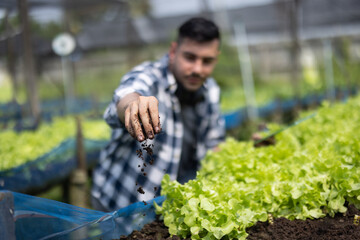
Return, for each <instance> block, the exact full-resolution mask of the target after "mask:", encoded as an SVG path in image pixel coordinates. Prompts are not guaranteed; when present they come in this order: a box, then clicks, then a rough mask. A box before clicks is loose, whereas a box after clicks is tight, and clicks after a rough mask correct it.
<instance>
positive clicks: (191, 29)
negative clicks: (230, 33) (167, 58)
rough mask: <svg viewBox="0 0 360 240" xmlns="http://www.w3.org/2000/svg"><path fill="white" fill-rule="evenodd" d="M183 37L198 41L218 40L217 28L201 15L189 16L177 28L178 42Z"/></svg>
mask: <svg viewBox="0 0 360 240" xmlns="http://www.w3.org/2000/svg"><path fill="white" fill-rule="evenodd" d="M185 38H189V39H191V40H194V41H196V42H199V43H204V42H210V41H212V40H215V39H218V40H220V33H219V28H218V27H217V26H216V24H215V23H214V22H213V21H211V20H208V19H205V18H202V17H194V18H190V19H189V20H187V21H186V22H184V23H183V24H182V25H181V26H180V27H179V29H178V38H177V42H178V43H179V44H180V43H181V42H182V40H184V39H185Z"/></svg>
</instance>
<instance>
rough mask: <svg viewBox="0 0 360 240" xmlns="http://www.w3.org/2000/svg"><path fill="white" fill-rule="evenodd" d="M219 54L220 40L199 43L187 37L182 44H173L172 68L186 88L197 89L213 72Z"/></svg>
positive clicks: (170, 54)
mask: <svg viewBox="0 0 360 240" xmlns="http://www.w3.org/2000/svg"><path fill="white" fill-rule="evenodd" d="M218 55H219V40H217V39H215V40H213V41H211V42H206V43H198V42H196V41H193V40H191V39H188V38H185V39H183V41H182V42H181V43H180V44H178V43H176V42H173V43H172V44H171V47H170V51H169V58H170V69H171V71H172V73H173V74H174V77H175V79H176V80H177V81H178V82H180V83H181V84H182V85H183V86H184V88H185V89H186V90H188V91H196V90H198V89H199V88H200V87H201V86H202V85H203V83H204V82H205V80H206V78H207V77H208V76H210V75H211V73H212V72H213V70H214V68H215V65H216V62H217V56H218Z"/></svg>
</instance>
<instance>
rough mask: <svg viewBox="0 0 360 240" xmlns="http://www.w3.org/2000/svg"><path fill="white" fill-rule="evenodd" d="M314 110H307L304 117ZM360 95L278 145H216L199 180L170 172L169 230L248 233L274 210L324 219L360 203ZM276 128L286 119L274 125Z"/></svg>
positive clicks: (219, 235)
mask: <svg viewBox="0 0 360 240" xmlns="http://www.w3.org/2000/svg"><path fill="white" fill-rule="evenodd" d="M309 114H311V113H310V112H304V113H302V116H301V117H304V116H308V115H309ZM359 122H360V97H357V98H354V99H350V100H348V102H346V103H342V104H336V105H333V106H330V105H329V104H327V103H324V104H323V106H322V107H321V108H320V109H318V111H317V114H316V115H315V116H314V117H313V118H310V119H308V120H306V121H304V122H302V123H300V124H298V125H296V126H294V127H291V128H289V129H287V130H285V131H283V132H281V133H279V134H278V135H276V144H275V145H274V146H269V147H262V148H254V147H253V143H252V142H250V141H249V142H239V141H236V140H234V139H230V138H228V139H227V140H226V142H225V143H223V144H222V145H221V146H220V151H218V152H211V151H210V152H209V153H208V154H207V156H206V157H205V159H204V160H203V161H202V167H201V169H200V171H199V172H198V174H197V177H196V179H195V180H191V181H189V182H188V183H186V184H184V185H181V184H179V183H178V182H176V181H171V180H170V177H169V176H168V175H166V176H165V177H164V179H163V182H162V195H166V196H167V199H166V200H165V202H164V203H163V204H162V206H161V207H159V206H157V210H158V213H160V214H161V215H162V216H163V218H164V222H165V225H166V226H168V227H169V232H170V233H171V234H174V235H178V236H180V237H186V236H189V235H191V238H192V239H245V238H246V237H247V235H248V234H247V233H246V229H247V228H249V227H251V226H252V225H254V224H255V223H256V222H258V221H267V220H268V216H269V214H270V216H273V217H286V218H288V219H290V220H293V219H307V218H311V219H314V218H321V217H324V216H325V215H330V216H334V214H335V213H337V212H341V213H344V212H345V211H346V207H345V201H348V202H350V203H353V204H355V205H356V207H358V208H360V167H359V165H360V128H359ZM269 127H270V132H274V131H276V130H277V129H279V128H280V127H281V126H278V125H275V124H273V125H270V126H269Z"/></svg>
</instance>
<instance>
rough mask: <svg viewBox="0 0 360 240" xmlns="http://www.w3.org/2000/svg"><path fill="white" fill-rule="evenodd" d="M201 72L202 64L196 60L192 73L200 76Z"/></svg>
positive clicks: (199, 60)
mask: <svg viewBox="0 0 360 240" xmlns="http://www.w3.org/2000/svg"><path fill="white" fill-rule="evenodd" d="M202 70H203V63H202V61H201V59H198V60H196V61H195V62H194V65H193V72H194V73H198V74H201V72H202Z"/></svg>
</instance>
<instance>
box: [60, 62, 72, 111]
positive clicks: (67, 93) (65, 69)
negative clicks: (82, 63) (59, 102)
mask: <svg viewBox="0 0 360 240" xmlns="http://www.w3.org/2000/svg"><path fill="white" fill-rule="evenodd" d="M61 65H62V75H63V84H64V98H65V108H66V112H67V113H70V112H71V110H72V104H73V103H74V84H73V80H72V78H71V73H70V63H69V57H68V56H62V57H61Z"/></svg>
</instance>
